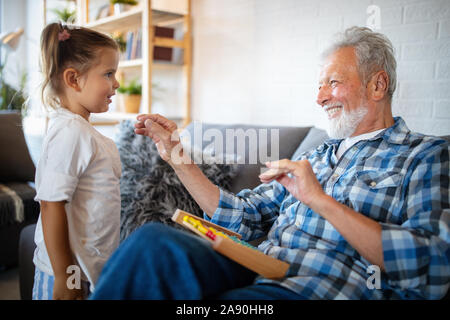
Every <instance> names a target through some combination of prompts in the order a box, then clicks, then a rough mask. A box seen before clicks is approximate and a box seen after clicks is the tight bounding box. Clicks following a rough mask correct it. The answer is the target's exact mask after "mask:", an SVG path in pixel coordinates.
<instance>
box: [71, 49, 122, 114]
mask: <svg viewBox="0 0 450 320" xmlns="http://www.w3.org/2000/svg"><path fill="white" fill-rule="evenodd" d="M118 64H119V52H118V51H117V50H114V49H111V48H104V49H101V50H100V51H99V56H98V63H97V64H95V65H94V66H93V67H92V68H91V69H89V71H88V72H87V73H86V74H85V75H84V76H83V77H82V82H81V83H80V87H81V92H80V94H79V100H80V101H79V103H80V104H81V106H82V107H83V108H84V109H85V110H86V111H87V112H89V113H100V112H106V111H108V108H109V104H110V103H111V97H112V96H113V95H115V93H116V89H117V88H119V86H120V85H119V82H118V81H117V80H116V71H117V66H118Z"/></svg>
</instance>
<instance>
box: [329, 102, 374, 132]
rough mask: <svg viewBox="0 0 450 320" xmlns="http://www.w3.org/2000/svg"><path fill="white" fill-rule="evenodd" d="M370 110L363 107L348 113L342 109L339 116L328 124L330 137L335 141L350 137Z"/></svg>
mask: <svg viewBox="0 0 450 320" xmlns="http://www.w3.org/2000/svg"><path fill="white" fill-rule="evenodd" d="M367 112H368V108H367V106H365V105H362V106H361V107H359V108H358V109H356V110H353V111H350V112H346V111H345V110H344V109H342V112H341V114H340V115H339V116H337V117H335V118H333V119H330V120H329V123H328V130H327V132H328V136H329V137H330V138H333V139H345V138H348V137H350V136H351V135H352V134H353V133H354V132H355V130H356V128H357V127H358V125H359V124H360V123H361V121H362V120H363V119H364V117H365V116H366V114H367Z"/></svg>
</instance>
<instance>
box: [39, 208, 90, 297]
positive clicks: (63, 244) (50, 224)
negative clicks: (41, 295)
mask: <svg viewBox="0 0 450 320" xmlns="http://www.w3.org/2000/svg"><path fill="white" fill-rule="evenodd" d="M64 204H65V202H64V201H58V202H48V201H41V220H42V229H43V233H44V241H45V246H46V248H47V252H48V255H49V258H50V262H51V264H52V269H53V273H54V275H55V283H54V286H53V299H54V300H57V299H79V298H83V292H82V290H81V289H80V290H78V289H69V288H68V287H67V278H68V276H69V275H68V274H67V272H66V270H67V267H68V266H70V265H73V264H74V262H73V259H72V251H71V250H70V244H69V232H68V227H67V216H66V210H65V208H64Z"/></svg>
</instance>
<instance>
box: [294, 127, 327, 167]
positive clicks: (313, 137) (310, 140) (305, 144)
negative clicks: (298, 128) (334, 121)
mask: <svg viewBox="0 0 450 320" xmlns="http://www.w3.org/2000/svg"><path fill="white" fill-rule="evenodd" d="M327 139H328V134H327V132H326V131H325V130H322V129H319V128H316V127H312V128H311V130H309V132H308V134H307V135H306V137H305V139H303V141H302V142H301V143H300V145H299V146H298V148H297V150H295V152H294V154H293V156H292V158H291V159H298V157H299V156H300V155H301V154H302V153H304V152H306V151H309V150H312V149H315V148H317V147H318V146H320V145H321V144H322V143H324V141H325V140H327Z"/></svg>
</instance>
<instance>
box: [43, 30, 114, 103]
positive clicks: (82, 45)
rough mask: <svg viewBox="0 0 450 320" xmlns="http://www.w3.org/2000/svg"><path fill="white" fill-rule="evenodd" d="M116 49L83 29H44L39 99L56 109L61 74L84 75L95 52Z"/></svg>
mask: <svg viewBox="0 0 450 320" xmlns="http://www.w3.org/2000/svg"><path fill="white" fill-rule="evenodd" d="M101 48H112V49H115V50H118V45H117V43H116V41H114V40H113V39H112V38H111V37H109V36H107V35H105V34H102V33H100V32H97V31H94V30H91V29H88V28H83V27H72V26H71V27H70V28H69V27H68V26H65V25H62V24H61V23H51V24H49V25H47V26H46V27H45V28H44V30H43V31H42V34H41V71H42V73H43V77H44V78H43V81H42V85H41V99H42V102H43V104H44V105H45V106H50V107H52V108H57V107H58V105H59V103H60V101H59V98H58V96H59V95H60V94H61V93H62V92H63V91H62V90H63V86H62V74H63V72H64V70H65V69H67V68H69V67H71V68H74V69H76V70H77V71H78V72H79V73H80V74H81V75H82V74H85V73H86V72H87V71H88V70H89V69H90V68H91V67H92V66H93V64H94V63H95V62H96V59H98V49H101Z"/></svg>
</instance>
